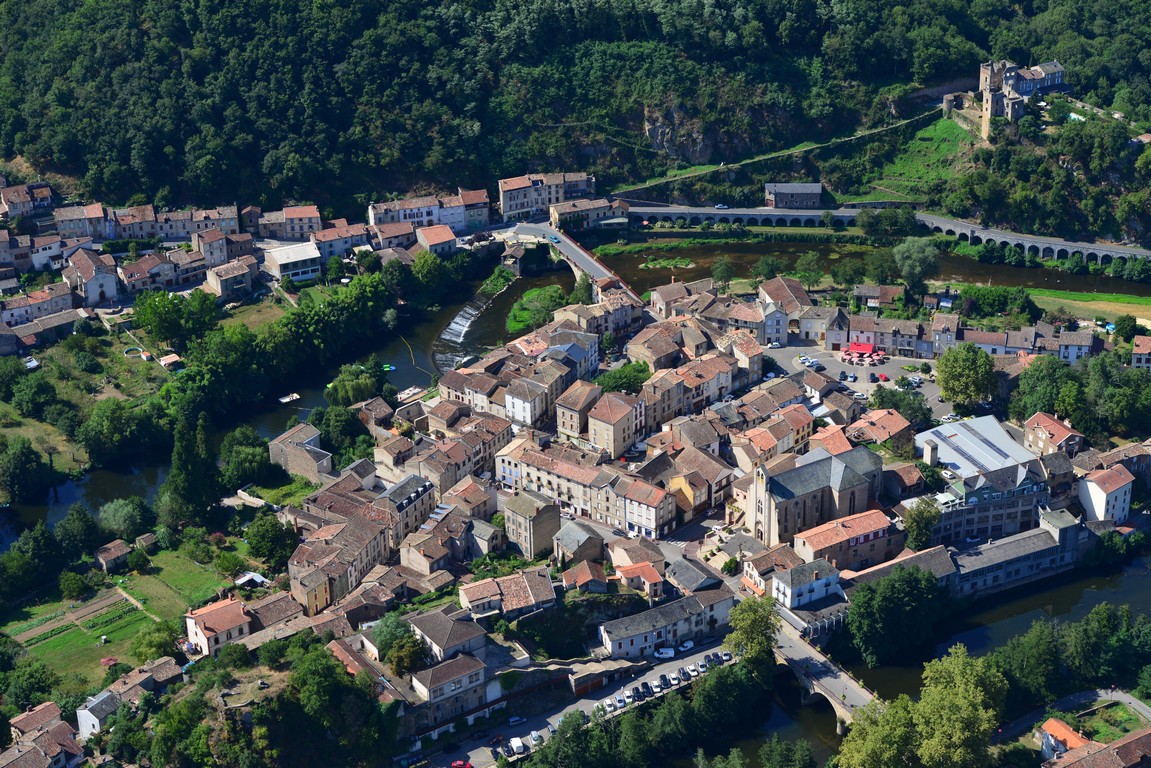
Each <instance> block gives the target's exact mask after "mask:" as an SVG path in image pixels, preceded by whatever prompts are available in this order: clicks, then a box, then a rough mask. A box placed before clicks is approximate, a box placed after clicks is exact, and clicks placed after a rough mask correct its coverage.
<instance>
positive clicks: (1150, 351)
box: [1131, 336, 1151, 355]
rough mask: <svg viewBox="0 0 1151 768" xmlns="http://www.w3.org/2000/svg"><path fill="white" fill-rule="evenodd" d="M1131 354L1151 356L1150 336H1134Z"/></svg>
mask: <svg viewBox="0 0 1151 768" xmlns="http://www.w3.org/2000/svg"><path fill="white" fill-rule="evenodd" d="M1131 353H1132V354H1134V355H1151V336H1136V337H1135V338H1134V339H1132V340H1131Z"/></svg>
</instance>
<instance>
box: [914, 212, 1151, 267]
mask: <svg viewBox="0 0 1151 768" xmlns="http://www.w3.org/2000/svg"><path fill="white" fill-rule="evenodd" d="M916 218H917V219H919V222H920V223H921V224H923V225H924V226H925V227H927V228H928V229H930V230H931V231H932V232H938V233H940V234H943V235H949V236H951V237H954V238H956V239H957V240H960V241H962V242H965V243H971V244H972V245H979V244H981V243H995V244H999V245H1003V246H1014V247H1015V248H1018V249H1019V250H1021V251H1023V252H1025V253H1028V254H1030V255H1032V256H1037V257H1038V258H1041V259H1067V258H1072V257H1079V258H1080V259H1082V260H1083V261H1084V262H1088V263H1090V262H1094V263H1097V264H1110V263H1111V262H1112V261H1115V260H1118V259H1123V261H1124V262H1126V260H1127V259H1146V258H1151V251H1148V250H1145V249H1143V248H1135V247H1132V246H1127V245H1109V244H1106V243H1081V242H1076V241H1074V240H1061V239H1060V238H1057V237H1043V236H1042V235H1021V234H1018V233H1016V232H1009V231H1007V230H1004V229H991V228H989V227H981V226H979V225H978V224H972V223H971V222H970V221H961V220H959V219H948V218H946V217H943V216H933V215H931V214H928V213H920V214H916Z"/></svg>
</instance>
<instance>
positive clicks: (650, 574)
mask: <svg viewBox="0 0 1151 768" xmlns="http://www.w3.org/2000/svg"><path fill="white" fill-rule="evenodd" d="M615 572H616V573H618V574H619V575H620V576H622V577H624V578H625V579H634V578H640V579H643V580H644V581H646V582H647V583H648V584H659V583H660V582H662V581H663V576H660V575H659V571H657V570H656V569H655V566H653V565H652V564H651V563H636V564H635V565H621V566H620V567H619V568H616V569H615Z"/></svg>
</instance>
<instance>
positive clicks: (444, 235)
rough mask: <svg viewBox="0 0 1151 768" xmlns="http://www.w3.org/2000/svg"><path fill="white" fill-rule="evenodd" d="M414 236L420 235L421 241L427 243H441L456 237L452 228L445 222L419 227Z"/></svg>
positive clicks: (448, 241)
mask: <svg viewBox="0 0 1151 768" xmlns="http://www.w3.org/2000/svg"><path fill="white" fill-rule="evenodd" d="M416 236H417V237H420V236H422V237H423V242H425V243H427V244H428V245H442V244H443V243H450V242H452V241H454V240H455V239H456V235H455V233H454V232H452V228H451V227H449V226H447V225H445V224H436V225H435V226H432V227H420V228H419V229H417V230H416Z"/></svg>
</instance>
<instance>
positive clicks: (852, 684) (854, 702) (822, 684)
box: [775, 621, 875, 710]
mask: <svg viewBox="0 0 1151 768" xmlns="http://www.w3.org/2000/svg"><path fill="white" fill-rule="evenodd" d="M775 643H776V645H775V647H776V650H777V651H778V652H779V653H780V655H782V656H783V657H784V658H786V659H787V661H788V665H789V666H790V667H791V668H792V669H793V670H803V673H804V674H805V675H807V677H808V678H809V679H810V680H812V681H813V682H814V683H815V685H816V687H817V688H819V689H821V690H822V691H823V692H824V693H825V694H826V695H827V696H828V698H829V700H831V699H835V700H837V701H838V702H839V704H838V705H836V703H835V702H832V706H842V707H848V708H850V709H852V710H855V709H858V708H859V707H862V706H863V705H864V704H867V703H868V702H870V701H871V700H872V699H874V698H875V694H874V693H872V692H871V691H869V690H867V689H866V688H864V687H863V686H862V685H861V684H860V683H857V682H856V681H855V680H853V679H852V678H851V676H850V675H848V674H847V672H846V671H844V670H843V668H841V667H840V666H838V665H837V664H835V663H834V662H832V661H831V660H830V659H828V658H827V657H826V656H824V655H823V654H822V653H820V652H819V651H818V650H816V649H815V648H813V647H812V646H811V645H810V644H808V643H807V642H805V641H804V640H803V638H801V637H800V635H799V631H798V630H797V629H795V627H793V626H791V625H790V624H788V623H787V622H786V621H785V622H782V624H781V626H780V631H779V634H778V635H777V636H776V638H775Z"/></svg>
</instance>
